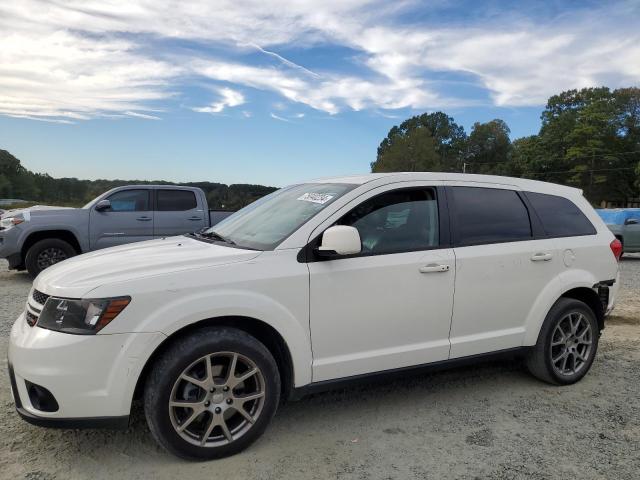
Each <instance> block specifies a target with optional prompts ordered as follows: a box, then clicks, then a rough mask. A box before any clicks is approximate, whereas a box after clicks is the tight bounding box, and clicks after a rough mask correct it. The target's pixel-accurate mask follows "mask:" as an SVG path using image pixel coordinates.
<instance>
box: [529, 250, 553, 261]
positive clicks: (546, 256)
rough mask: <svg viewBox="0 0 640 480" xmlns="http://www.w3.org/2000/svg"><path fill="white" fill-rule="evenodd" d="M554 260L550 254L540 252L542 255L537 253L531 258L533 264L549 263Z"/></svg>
mask: <svg viewBox="0 0 640 480" xmlns="http://www.w3.org/2000/svg"><path fill="white" fill-rule="evenodd" d="M552 258H553V255H551V254H550V253H548V252H540V253H536V254H535V255H533V256H532V257H531V261H532V262H548V261H549V260H551V259H552Z"/></svg>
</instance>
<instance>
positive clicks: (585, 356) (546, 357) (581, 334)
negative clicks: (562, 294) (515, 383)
mask: <svg viewBox="0 0 640 480" xmlns="http://www.w3.org/2000/svg"><path fill="white" fill-rule="evenodd" d="M599 337H600V330H599V328H598V322H597V320H596V317H595V315H594V313H593V311H592V310H591V308H589V306H587V305H586V304H585V303H583V302H581V301H579V300H575V299H572V298H561V299H560V300H558V301H557V302H556V303H555V305H554V306H553V307H551V310H549V313H548V314H547V318H546V319H545V321H544V323H543V325H542V329H541V330H540V336H539V337H538V342H537V344H536V346H535V347H534V348H533V350H532V351H531V353H530V354H529V357H528V358H527V367H528V368H529V371H530V372H531V373H532V374H533V375H534V376H535V377H537V378H539V379H540V380H542V381H545V382H547V383H551V384H554V385H569V384H572V383H575V382H577V381H578V380H580V379H581V378H582V377H584V376H585V375H586V374H587V372H588V371H589V369H590V368H591V364H592V363H593V360H594V359H595V356H596V351H597V350H598V340H599Z"/></svg>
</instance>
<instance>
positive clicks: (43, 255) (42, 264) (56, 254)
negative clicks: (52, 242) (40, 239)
mask: <svg viewBox="0 0 640 480" xmlns="http://www.w3.org/2000/svg"><path fill="white" fill-rule="evenodd" d="M66 259H67V254H66V252H65V251H64V250H62V249H61V248H55V247H50V248H45V249H44V250H42V251H41V252H40V253H39V254H38V258H37V260H36V262H37V264H38V268H39V269H40V270H44V269H45V268H48V267H50V266H51V265H55V264H56V263H58V262H61V261H63V260H66Z"/></svg>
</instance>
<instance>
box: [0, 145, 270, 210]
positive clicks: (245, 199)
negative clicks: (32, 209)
mask: <svg viewBox="0 0 640 480" xmlns="http://www.w3.org/2000/svg"><path fill="white" fill-rule="evenodd" d="M152 183H153V184H160V185H174V183H172V182H166V181H152V182H150V181H144V180H79V179H77V178H53V177H51V176H49V175H47V174H41V173H33V172H31V171H29V170H27V169H26V168H25V167H24V166H23V165H21V163H20V160H18V159H17V158H16V157H14V156H13V155H12V154H11V153H9V152H8V151H6V150H0V198H17V199H24V200H28V201H30V202H37V203H46V204H51V205H59V206H75V207H77V206H82V205H84V204H85V203H87V202H88V201H89V200H91V199H93V198H95V197H97V196H98V195H100V194H101V193H104V192H106V191H107V190H110V189H111V188H114V187H119V186H122V185H131V184H138V185H148V184H152ZM180 185H187V186H190V187H199V188H201V189H202V190H204V192H205V194H206V196H207V201H208V203H209V208H212V209H223V210H239V209H240V208H242V207H244V206H246V205H248V204H250V203H251V202H253V201H255V200H257V199H259V198H261V197H263V196H264V195H267V194H269V193H271V192H273V191H274V190H275V188H274V187H266V186H264V185H250V184H233V185H225V184H224V183H214V182H190V183H181V184H180Z"/></svg>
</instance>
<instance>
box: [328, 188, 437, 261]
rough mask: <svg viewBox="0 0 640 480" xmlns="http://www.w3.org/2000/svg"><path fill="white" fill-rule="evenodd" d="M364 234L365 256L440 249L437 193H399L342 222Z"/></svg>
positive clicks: (362, 206) (385, 196)
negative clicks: (438, 246) (438, 247)
mask: <svg viewBox="0 0 640 480" xmlns="http://www.w3.org/2000/svg"><path fill="white" fill-rule="evenodd" d="M338 223H339V224H340V225H350V226H353V227H355V228H357V229H358V232H360V240H361V241H362V253H363V254H372V255H375V254H382V253H395V252H402V251H412V250H422V249H428V248H433V247H436V246H437V245H438V240H439V239H438V205H437V201H436V195H435V191H434V190H433V189H430V188H428V189H416V190H396V191H394V192H389V193H385V194H382V195H378V196H377V197H374V198H371V199H369V200H367V201H365V202H363V203H361V204H360V205H358V206H357V207H356V208H354V209H353V210H352V211H351V212H349V213H348V214H347V215H345V216H344V217H342V219H341V220H340V221H339V222H338Z"/></svg>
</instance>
